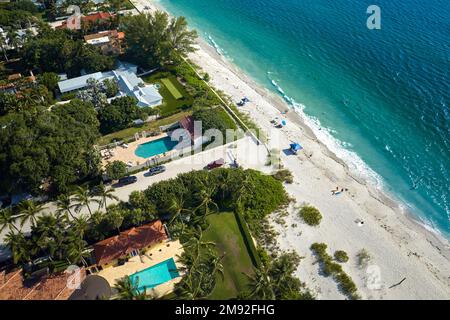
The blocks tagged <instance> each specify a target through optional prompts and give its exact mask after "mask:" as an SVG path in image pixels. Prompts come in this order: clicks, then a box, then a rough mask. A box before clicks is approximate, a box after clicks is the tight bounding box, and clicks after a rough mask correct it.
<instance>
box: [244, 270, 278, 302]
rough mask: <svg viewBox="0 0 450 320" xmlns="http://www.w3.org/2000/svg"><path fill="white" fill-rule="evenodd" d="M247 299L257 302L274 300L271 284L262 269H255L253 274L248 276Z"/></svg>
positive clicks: (265, 271)
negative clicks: (248, 290)
mask: <svg viewBox="0 0 450 320" xmlns="http://www.w3.org/2000/svg"><path fill="white" fill-rule="evenodd" d="M247 277H248V280H249V283H248V286H249V289H250V292H249V298H252V299H257V300H275V293H274V292H273V289H272V283H271V281H270V279H269V276H268V274H267V270H266V269H265V268H264V267H261V268H258V269H255V270H254V272H253V274H250V275H248V274H247Z"/></svg>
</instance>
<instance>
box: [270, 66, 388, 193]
mask: <svg viewBox="0 0 450 320" xmlns="http://www.w3.org/2000/svg"><path fill="white" fill-rule="evenodd" d="M272 74H273V72H271V71H268V72H267V76H268V77H269V80H270V83H271V84H272V86H273V87H274V88H275V89H276V91H277V92H278V94H279V95H281V97H282V98H283V99H284V100H285V101H286V102H287V103H288V105H289V106H290V107H291V109H292V110H294V111H295V112H296V113H297V114H298V115H300V116H301V117H302V119H303V121H305V123H306V124H307V125H308V126H309V127H310V128H311V129H312V131H313V132H314V134H315V135H316V137H317V138H318V139H319V140H320V141H321V142H322V143H323V144H325V145H326V146H327V148H328V149H329V150H330V151H332V152H333V153H334V154H335V155H336V156H337V157H339V158H340V159H342V160H343V161H344V162H345V163H346V164H347V165H348V167H349V169H350V171H351V172H352V174H355V175H357V176H359V177H361V178H363V179H365V180H367V181H369V182H371V183H372V184H373V185H374V186H375V187H376V188H377V189H380V190H381V189H383V188H384V184H383V179H382V177H381V176H380V175H379V174H377V173H376V172H375V171H374V170H372V169H371V168H370V167H369V166H368V165H367V164H366V163H365V162H364V161H363V160H362V159H361V158H360V157H359V156H358V155H357V154H356V152H354V151H351V150H349V149H348V148H350V147H352V145H351V144H350V143H347V142H345V141H341V140H339V139H337V138H336V137H335V136H334V135H333V134H335V133H336V130H332V129H329V128H326V127H323V126H322V125H321V123H320V120H319V119H318V118H316V117H313V116H309V115H307V114H306V113H305V112H304V109H305V105H303V104H301V103H299V102H297V101H295V99H294V98H292V97H290V96H288V95H287V94H286V92H285V91H284V89H283V88H282V87H281V86H280V85H279V84H278V82H277V81H276V80H275V79H273V78H272V77H271V75H272Z"/></svg>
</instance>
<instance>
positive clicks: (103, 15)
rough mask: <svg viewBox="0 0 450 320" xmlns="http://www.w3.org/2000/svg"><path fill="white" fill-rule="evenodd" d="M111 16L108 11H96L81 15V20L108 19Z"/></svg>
mask: <svg viewBox="0 0 450 320" xmlns="http://www.w3.org/2000/svg"><path fill="white" fill-rule="evenodd" d="M111 17H113V15H112V14H110V13H109V12H97V13H93V14H90V15H87V16H83V17H81V21H83V22H88V21H89V22H95V21H97V20H108V19H109V18H111Z"/></svg>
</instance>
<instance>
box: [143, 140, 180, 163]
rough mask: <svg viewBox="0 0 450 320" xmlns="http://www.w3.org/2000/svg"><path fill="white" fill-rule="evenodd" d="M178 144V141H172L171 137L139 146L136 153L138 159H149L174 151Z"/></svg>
mask: <svg viewBox="0 0 450 320" xmlns="http://www.w3.org/2000/svg"><path fill="white" fill-rule="evenodd" d="M177 144H178V141H172V139H171V138H170V137H165V138H161V139H157V140H153V141H149V142H147V143H143V144H141V145H139V146H138V147H137V149H136V151H135V152H134V154H135V155H137V156H138V157H141V158H144V159H147V158H150V157H153V156H156V155H157V154H161V153H164V152H167V151H170V150H172V149H173V148H175V146H176V145H177Z"/></svg>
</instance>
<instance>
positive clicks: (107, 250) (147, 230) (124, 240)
mask: <svg viewBox="0 0 450 320" xmlns="http://www.w3.org/2000/svg"><path fill="white" fill-rule="evenodd" d="M166 240H168V236H167V233H166V230H165V227H164V225H163V224H162V222H161V220H155V221H153V222H150V223H148V224H144V225H142V226H140V227H134V228H131V229H129V230H126V231H123V232H121V233H120V234H119V235H117V236H114V237H111V238H108V239H105V240H102V241H100V242H97V243H96V244H94V246H93V247H94V256H95V257H94V258H95V267H96V268H100V269H104V268H108V267H110V266H114V265H116V264H117V263H118V262H119V260H120V259H123V258H126V257H128V256H129V255H131V256H136V255H139V251H146V250H148V249H150V248H151V247H152V246H154V245H157V244H159V243H162V242H164V241H166Z"/></svg>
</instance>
